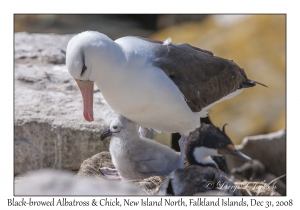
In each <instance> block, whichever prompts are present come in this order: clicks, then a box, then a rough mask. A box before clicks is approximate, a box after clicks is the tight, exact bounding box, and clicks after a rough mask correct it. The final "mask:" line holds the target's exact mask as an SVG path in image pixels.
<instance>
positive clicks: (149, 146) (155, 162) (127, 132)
mask: <svg viewBox="0 0 300 210" xmlns="http://www.w3.org/2000/svg"><path fill="white" fill-rule="evenodd" d="M109 136H112V138H111V140H110V145H109V151H110V153H111V157H112V162H113V164H114V166H115V167H116V169H117V171H118V173H119V175H120V176H121V178H122V179H124V180H133V179H144V178H147V177H150V176H164V175H168V174H169V173H171V172H172V171H174V170H175V169H177V168H179V162H180V154H179V153H177V152H176V151H175V150H173V149H171V148H170V147H167V146H165V145H162V144H160V143H158V142H156V141H153V140H150V139H147V138H144V137H140V134H139V132H138V126H137V125H136V124H135V123H133V122H132V121H130V120H129V119H127V118H125V117H123V116H119V117H117V118H115V119H114V120H113V121H112V122H111V124H110V127H109V128H107V129H105V130H104V131H103V132H102V134H101V136H100V138H101V140H104V139H105V138H106V137H109Z"/></svg>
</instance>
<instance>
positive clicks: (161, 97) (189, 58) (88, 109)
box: [66, 31, 261, 167]
mask: <svg viewBox="0 0 300 210" xmlns="http://www.w3.org/2000/svg"><path fill="white" fill-rule="evenodd" d="M66 65H67V68H68V71H69V73H70V74H71V76H72V77H73V78H74V79H75V80H76V82H77V84H78V86H79V88H80V91H81V94H82V97H83V105H84V108H83V116H84V118H85V119H86V120H87V121H93V120H94V118H93V89H94V83H96V85H97V87H98V88H99V89H100V91H101V92H102V94H103V97H104V98H105V100H106V101H107V103H108V104H109V105H110V106H111V108H112V109H113V110H114V111H115V112H116V113H118V114H119V115H122V116H125V117H126V118H128V119H130V120H131V121H133V122H134V123H136V124H137V125H139V126H141V127H145V128H152V129H155V130H158V131H164V132H168V133H175V132H178V133H180V134H181V138H180V140H179V145H180V148H181V149H180V150H181V164H180V167H183V162H184V156H185V154H184V148H183V147H184V142H185V140H186V138H187V136H188V134H189V133H190V132H191V131H193V130H194V129H195V128H197V127H199V126H200V121H199V118H200V117H203V116H206V115H207V111H208V109H209V108H210V107H211V106H213V105H214V104H216V103H219V102H220V101H223V100H226V99H228V98H231V97H233V96H234V95H237V94H238V93H240V92H241V91H242V90H243V88H247V87H253V86H255V85H256V84H261V83H258V82H255V81H253V80H249V79H248V78H247V76H246V74H245V72H244V70H243V69H242V68H240V67H239V66H238V65H237V64H236V63H234V62H233V61H230V60H227V59H223V58H220V57H217V56H214V55H213V53H211V52H209V51H206V50H202V49H200V48H197V47H193V46H191V45H189V44H173V43H171V40H170V39H167V40H166V41H165V42H160V41H153V40H149V39H146V38H140V37H131V36H127V37H122V38H120V39H117V40H115V41H113V40H111V39H110V38H109V37H108V36H106V35H104V34H102V33H99V32H95V31H86V32H82V33H80V34H78V35H76V36H74V37H73V38H72V39H71V40H70V41H69V43H68V47H67V52H66Z"/></svg>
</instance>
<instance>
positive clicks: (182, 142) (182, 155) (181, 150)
mask: <svg viewBox="0 0 300 210" xmlns="http://www.w3.org/2000/svg"><path fill="white" fill-rule="evenodd" d="M180 135H181V137H180V139H179V140H178V144H179V148H180V162H179V168H183V166H184V158H185V151H184V145H185V142H186V139H187V136H186V135H184V134H180Z"/></svg>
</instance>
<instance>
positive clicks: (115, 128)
mask: <svg viewBox="0 0 300 210" xmlns="http://www.w3.org/2000/svg"><path fill="white" fill-rule="evenodd" d="M109 136H116V137H122V139H125V140H130V139H136V138H131V137H138V136H139V134H138V127H137V125H136V124H135V123H133V122H132V121H130V120H129V119H127V118H125V117H123V116H119V117H117V118H115V119H114V120H113V121H112V122H111V123H110V126H109V128H107V129H105V130H104V131H103V132H102V133H101V135H100V139H101V140H104V139H105V138H107V137H109Z"/></svg>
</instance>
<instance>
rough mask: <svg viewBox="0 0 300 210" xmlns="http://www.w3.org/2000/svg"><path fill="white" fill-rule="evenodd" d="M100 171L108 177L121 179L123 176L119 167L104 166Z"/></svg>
mask: <svg viewBox="0 0 300 210" xmlns="http://www.w3.org/2000/svg"><path fill="white" fill-rule="evenodd" d="M100 171H101V172H102V174H103V175H104V176H106V177H107V178H108V179H121V176H120V174H119V172H118V170H117V169H113V168H108V167H103V168H100Z"/></svg>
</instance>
